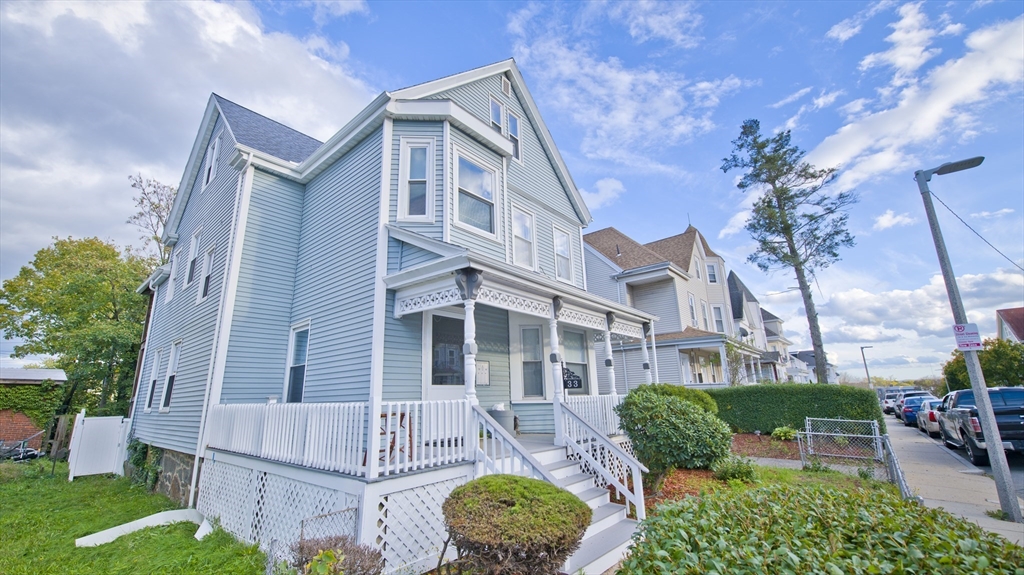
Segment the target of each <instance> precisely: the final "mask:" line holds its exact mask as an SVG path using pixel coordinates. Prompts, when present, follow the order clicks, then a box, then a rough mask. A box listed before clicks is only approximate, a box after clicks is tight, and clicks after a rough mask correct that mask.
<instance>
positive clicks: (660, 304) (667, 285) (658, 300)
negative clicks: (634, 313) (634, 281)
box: [632, 280, 700, 335]
mask: <svg viewBox="0 0 1024 575" xmlns="http://www.w3.org/2000/svg"><path fill="white" fill-rule="evenodd" d="M685 297H686V295H685V291H684V292H683V294H682V295H681V298H685ZM632 304H633V307H635V308H637V309H640V310H643V311H646V312H649V313H652V314H654V315H656V316H658V317H659V318H660V320H659V321H657V322H655V323H654V333H655V335H657V334H659V333H672V332H678V331H682V330H683V328H684V327H686V326H687V325H689V324H690V307H689V306H690V304H689V301H687V300H685V299H677V295H676V288H675V284H674V282H673V280H665V281H662V282H657V283H651V284H643V285H638V286H633V302H632ZM697 305H698V306H699V305H700V303H699V302H698V304H697ZM697 313H698V314H700V309H699V308H698V309H697ZM681 314H684V315H685V317H686V321H685V322H684V323H680V315H681Z"/></svg>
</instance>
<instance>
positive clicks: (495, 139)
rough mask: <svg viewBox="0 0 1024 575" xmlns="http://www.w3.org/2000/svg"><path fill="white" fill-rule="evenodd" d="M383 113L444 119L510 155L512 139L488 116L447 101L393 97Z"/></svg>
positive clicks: (409, 118) (417, 118) (388, 115)
mask: <svg viewBox="0 0 1024 575" xmlns="http://www.w3.org/2000/svg"><path fill="white" fill-rule="evenodd" d="M385 116H386V117H388V118H392V119H395V120H433V121H435V122H436V121H438V120H444V119H447V120H450V121H451V122H452V123H453V124H455V126H456V127H458V128H461V129H462V130H463V131H465V132H466V133H467V134H469V135H470V136H472V137H473V138H475V139H477V140H478V141H479V142H480V143H481V144H483V145H484V146H485V147H487V148H490V149H491V150H492V151H494V152H496V153H498V154H500V155H502V156H506V157H509V156H511V155H512V142H511V141H509V139H508V138H506V137H505V136H504V135H503V134H499V133H498V132H496V131H495V130H494V128H492V127H491V125H490V120H489V119H488V120H487V121H486V122H484V121H482V120H480V118H478V117H476V116H475V115H473V114H472V113H470V112H469V110H466V109H465V108H463V107H462V106H460V105H458V104H457V103H455V102H453V101H451V100H393V101H392V102H391V103H389V104H388V105H387V106H386V107H385ZM488 116H490V110H488ZM303 164H305V162H303Z"/></svg>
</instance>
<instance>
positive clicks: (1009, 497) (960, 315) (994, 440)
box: [914, 156, 1024, 523]
mask: <svg viewBox="0 0 1024 575" xmlns="http://www.w3.org/2000/svg"><path fill="white" fill-rule="evenodd" d="M984 160H985V158H984V157H983V156H978V157H975V158H970V159H967V160H961V161H959V162H947V163H945V164H942V165H941V166H939V167H937V168H932V169H931V170H918V171H916V172H914V179H915V180H917V187H918V189H919V190H920V191H921V199H922V200H923V201H924V210H925V213H926V214H927V215H928V226H929V227H930V228H931V231H932V240H933V241H934V242H935V252H936V253H937V254H938V256H939V267H940V268H941V269H942V278H943V279H944V280H945V282H946V293H947V294H948V295H949V306H950V307H951V308H952V310H953V320H954V321H955V322H956V323H957V324H964V323H967V313H966V311H964V304H963V301H961V299H960V289H959V287H957V284H956V275H954V274H953V267H952V265H950V263H949V254H948V253H947V252H946V242H945V241H944V240H943V239H942V230H941V229H939V221H938V219H937V218H936V217H935V206H934V205H932V196H931V190H929V189H928V182H929V181H931V179H932V175H933V174H934V175H938V176H942V175H945V174H951V173H953V172H959V171H961V170H969V169H971V168H976V167H978V166H979V165H981V162H983V161H984ZM963 354H964V362H965V363H966V364H967V375H968V377H970V379H971V389H972V390H974V402H975V404H976V405H977V408H978V419H979V420H980V422H981V431H982V434H983V435H984V436H985V443H986V444H987V448H988V458H989V462H990V463H991V465H992V476H993V478H994V479H995V481H996V492H997V493H998V494H999V506H1000V507H1001V508H1002V510H1003V512H1004V513H1006V515H1007V516H1009V517H1010V519H1011V520H1012V521H1016V522H1017V523H1024V518H1022V517H1021V510H1020V505H1018V504H1017V497H1016V495H1015V494H1014V492H1013V479H1012V478H1011V476H1010V467H1009V465H1007V463H1006V452H1004V451H1003V440H1002V437H1000V435H999V428H998V427H997V426H996V417H995V413H993V411H992V401H991V400H990V399H989V397H988V387H987V386H986V385H985V375H984V374H983V373H982V372H981V362H980V361H978V352H977V351H974V350H964V351H963Z"/></svg>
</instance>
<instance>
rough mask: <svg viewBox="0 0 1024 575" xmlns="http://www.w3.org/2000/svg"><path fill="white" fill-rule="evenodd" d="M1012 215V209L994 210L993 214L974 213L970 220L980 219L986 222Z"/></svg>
mask: <svg viewBox="0 0 1024 575" xmlns="http://www.w3.org/2000/svg"><path fill="white" fill-rule="evenodd" d="M1012 213H1013V208H1003V209H1001V210H996V211H994V212H978V213H975V214H971V217H972V218H981V219H983V220H987V219H991V218H998V217H1000V216H1005V215H1009V214H1012Z"/></svg>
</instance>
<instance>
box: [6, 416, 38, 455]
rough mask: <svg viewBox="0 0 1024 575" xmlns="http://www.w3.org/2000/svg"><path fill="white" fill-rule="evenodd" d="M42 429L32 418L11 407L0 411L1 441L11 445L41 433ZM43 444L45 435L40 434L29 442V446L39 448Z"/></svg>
mask: <svg viewBox="0 0 1024 575" xmlns="http://www.w3.org/2000/svg"><path fill="white" fill-rule="evenodd" d="M40 431H42V429H39V428H38V427H36V424H34V423H32V420H31V419H29V418H28V416H27V415H25V414H24V413H18V412H16V411H13V410H11V409H5V410H3V411H0V441H3V442H4V443H5V444H8V445H10V444H11V443H15V442H18V441H21V440H22V439H25V438H27V437H31V436H32V435H35V434H36V433H39V432H40ZM42 444H43V437H42V436H39V437H36V438H35V439H33V440H32V441H29V442H28V446H29V447H33V448H35V449H39V447H40V446H41V445H42Z"/></svg>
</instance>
